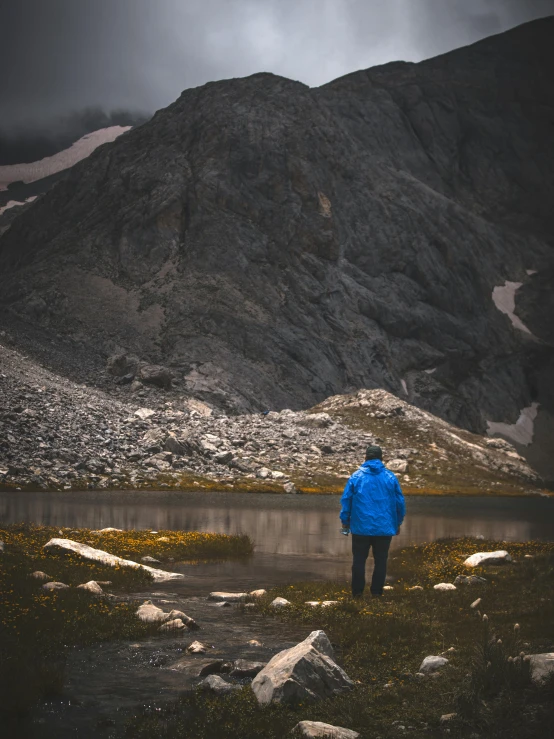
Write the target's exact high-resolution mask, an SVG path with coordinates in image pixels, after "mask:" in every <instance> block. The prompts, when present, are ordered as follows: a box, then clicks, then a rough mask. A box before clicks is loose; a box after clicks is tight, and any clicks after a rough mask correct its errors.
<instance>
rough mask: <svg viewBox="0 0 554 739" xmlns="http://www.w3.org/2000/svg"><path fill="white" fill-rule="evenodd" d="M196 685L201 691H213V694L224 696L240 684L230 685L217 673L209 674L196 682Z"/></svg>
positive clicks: (236, 688) (238, 687)
mask: <svg viewBox="0 0 554 739" xmlns="http://www.w3.org/2000/svg"><path fill="white" fill-rule="evenodd" d="M196 687H197V689H198V690H201V691H202V692H207V693H213V694H214V695H217V696H221V697H224V696H227V695H230V694H231V693H233V692H234V691H235V690H240V687H241V686H240V685H232V684H231V683H228V682H226V681H225V680H224V679H223V678H222V677H220V676H219V675H209V676H208V677H207V678H206V679H205V680H202V682H200V683H198V685H197V686H196Z"/></svg>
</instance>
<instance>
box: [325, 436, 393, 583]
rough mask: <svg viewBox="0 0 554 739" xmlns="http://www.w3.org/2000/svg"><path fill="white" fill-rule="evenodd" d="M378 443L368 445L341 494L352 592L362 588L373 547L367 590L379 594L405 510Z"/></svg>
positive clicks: (341, 516) (343, 527)
mask: <svg viewBox="0 0 554 739" xmlns="http://www.w3.org/2000/svg"><path fill="white" fill-rule="evenodd" d="M382 458H383V452H382V450H381V447H378V446H368V448H367V449H366V454H365V459H366V461H365V462H364V464H362V465H361V467H359V468H358V469H357V470H356V472H354V474H353V475H351V477H350V479H349V480H348V482H347V483H346V487H345V488H344V493H343V494H342V498H341V505H342V508H341V512H340V520H341V521H342V533H343V534H348V533H349V532H351V533H352V557H353V561H352V596H353V597H354V598H360V597H361V596H362V593H363V592H364V588H365V563H366V560H367V558H368V555H369V550H370V549H373V559H374V561H375V566H374V569H373V577H372V579H371V594H372V595H374V596H379V595H383V586H384V584H385V578H386V576H387V559H388V556H389V547H390V543H391V539H392V537H393V536H396V535H397V534H399V533H400V526H401V525H402V521H403V520H404V516H405V514H406V505H405V503H404V496H403V495H402V490H401V489H400V484H399V482H398V480H397V479H396V476H395V475H394V474H393V473H392V472H391V471H390V470H388V469H387V468H386V467H385V465H384V464H383V462H382Z"/></svg>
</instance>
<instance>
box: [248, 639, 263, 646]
mask: <svg viewBox="0 0 554 739" xmlns="http://www.w3.org/2000/svg"><path fill="white" fill-rule="evenodd" d="M247 644H248V646H249V647H262V646H263V644H262V643H261V642H260V641H258V640H257V639H250V641H249V642H247Z"/></svg>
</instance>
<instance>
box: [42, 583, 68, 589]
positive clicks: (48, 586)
mask: <svg viewBox="0 0 554 739" xmlns="http://www.w3.org/2000/svg"><path fill="white" fill-rule="evenodd" d="M67 588H69V585H66V584H65V583H63V582H45V583H44V585H43V586H42V589H43V590H47V591H54V590H67Z"/></svg>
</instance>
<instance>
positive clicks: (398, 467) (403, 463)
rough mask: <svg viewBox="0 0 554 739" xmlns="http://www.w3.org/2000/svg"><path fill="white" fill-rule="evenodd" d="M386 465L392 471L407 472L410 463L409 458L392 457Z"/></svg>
mask: <svg viewBox="0 0 554 739" xmlns="http://www.w3.org/2000/svg"><path fill="white" fill-rule="evenodd" d="M386 466H387V469H389V470H390V471H391V472H407V471H408V467H409V463H408V460H407V459H391V460H390V462H387V465H386Z"/></svg>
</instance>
